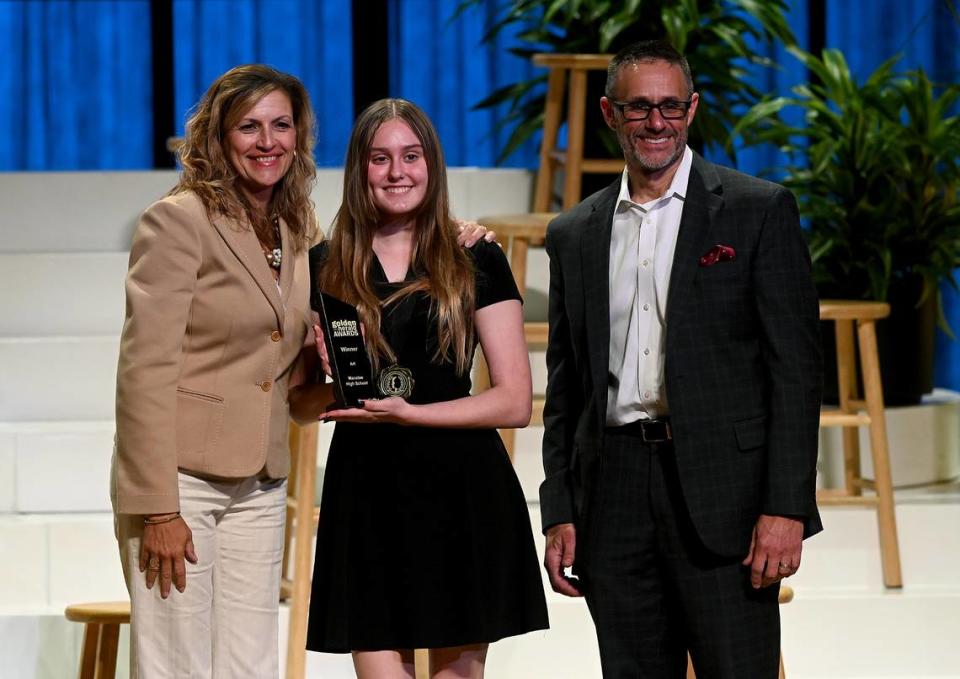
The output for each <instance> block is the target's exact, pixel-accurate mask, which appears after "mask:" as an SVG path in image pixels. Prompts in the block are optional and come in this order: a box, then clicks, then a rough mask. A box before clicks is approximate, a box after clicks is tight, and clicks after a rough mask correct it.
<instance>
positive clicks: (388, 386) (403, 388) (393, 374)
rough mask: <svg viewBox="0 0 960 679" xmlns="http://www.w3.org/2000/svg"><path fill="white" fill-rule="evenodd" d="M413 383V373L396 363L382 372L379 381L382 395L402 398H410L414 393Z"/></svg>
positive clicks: (378, 384)
mask: <svg viewBox="0 0 960 679" xmlns="http://www.w3.org/2000/svg"><path fill="white" fill-rule="evenodd" d="M413 383H414V381H413V373H412V372H410V369H409V368H404V367H403V366H402V365H397V364H396V363H394V364H393V365H391V366H390V367H388V368H384V369H383V370H381V371H380V379H379V380H377V386H378V387H379V388H380V393H381V394H383V395H384V396H399V397H400V398H409V397H410V394H412V393H413Z"/></svg>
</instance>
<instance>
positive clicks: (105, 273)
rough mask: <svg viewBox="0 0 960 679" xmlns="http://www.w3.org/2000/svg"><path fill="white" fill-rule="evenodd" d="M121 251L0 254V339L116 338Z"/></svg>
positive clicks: (124, 262) (121, 310)
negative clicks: (82, 336) (1, 310)
mask: <svg viewBox="0 0 960 679" xmlns="http://www.w3.org/2000/svg"><path fill="white" fill-rule="evenodd" d="M126 271H127V254H126V253H124V252H97V253H86V252H84V253H54V254H34V253H22V254H0V309H3V313H2V314H0V337H11V338H12V337H38V336H39V337H44V336H64V335H66V336H76V335H107V336H119V335H120V330H121V329H122V327H123V316H124V292H123V281H124V276H125V274H126Z"/></svg>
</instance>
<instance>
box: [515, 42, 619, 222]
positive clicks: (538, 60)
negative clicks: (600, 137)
mask: <svg viewBox="0 0 960 679" xmlns="http://www.w3.org/2000/svg"><path fill="white" fill-rule="evenodd" d="M610 58H611V55H609V54H534V55H533V63H534V64H536V65H537V66H543V67H544V68H548V69H550V74H549V75H548V76H547V101H546V106H545V109H544V121H543V142H542V143H541V145H540V171H539V172H538V173H537V186H536V190H535V192H534V198H533V210H534V212H546V211H547V210H549V209H550V198H551V193H552V191H553V177H554V174H555V172H556V168H557V166H558V165H563V166H564V171H565V175H564V179H563V201H562V206H563V209H564V210H569V209H570V208H572V207H573V206H574V205H576V204H577V203H579V202H580V185H581V181H582V178H583V174H584V173H596V174H607V173H609V174H617V173H619V172H622V171H623V159H622V158H584V157H583V133H584V124H585V121H586V104H587V71H606V70H607V66H608V65H609V64H610ZM568 73H569V76H570V93H569V96H568V98H567V150H566V151H559V150H557V133H558V132H559V131H560V121H561V118H562V116H563V94H564V90H565V89H566V86H567V74H568Z"/></svg>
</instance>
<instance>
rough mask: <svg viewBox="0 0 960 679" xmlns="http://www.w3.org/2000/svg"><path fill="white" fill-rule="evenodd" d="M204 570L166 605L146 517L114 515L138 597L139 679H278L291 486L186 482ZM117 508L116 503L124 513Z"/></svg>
mask: <svg viewBox="0 0 960 679" xmlns="http://www.w3.org/2000/svg"><path fill="white" fill-rule="evenodd" d="M179 485H180V513H181V515H182V516H183V519H184V520H185V521H186V522H187V525H188V526H189V527H190V530H192V531H193V544H194V547H195V548H196V553H197V558H198V560H199V561H198V563H197V564H196V565H193V564H191V563H189V562H187V563H186V568H187V587H186V590H185V591H184V592H183V594H181V593H180V592H178V591H177V590H176V588H175V587H171V588H170V596H169V597H167V599H166V600H164V599H161V598H160V582H159V579H158V580H157V582H156V584H155V585H154V586H153V589H151V590H148V589H147V587H146V580H145V573H141V572H140V568H139V561H140V541H141V539H142V537H143V517H142V516H139V515H129V514H114V516H115V526H116V533H117V540H118V542H119V545H120V560H121V562H122V563H123V573H124V577H125V578H126V581H127V590H128V591H129V592H130V605H131V617H130V677H131V679H167V678H169V679H187V678H189V679H237V678H238V677H251V678H253V679H276V677H277V676H278V674H279V658H278V652H277V625H278V621H277V612H278V606H279V596H280V571H281V562H282V558H283V525H284V519H285V516H286V481H285V480H280V481H277V480H263V479H259V478H256V477H251V478H247V479H241V480H237V481H232V480H231V481H213V480H209V479H202V478H199V477H196V476H191V475H189V474H184V473H182V472H181V473H180V474H179ZM114 508H116V503H114Z"/></svg>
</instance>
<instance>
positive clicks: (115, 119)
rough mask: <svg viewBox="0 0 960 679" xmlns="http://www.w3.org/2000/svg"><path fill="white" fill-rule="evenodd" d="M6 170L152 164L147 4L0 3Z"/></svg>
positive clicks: (0, 164) (0, 146) (1, 155)
mask: <svg viewBox="0 0 960 679" xmlns="http://www.w3.org/2000/svg"><path fill="white" fill-rule="evenodd" d="M0 44H3V45H4V47H3V49H2V50H0V53H2V55H3V56H2V57H0V93H2V96H0V127H2V129H3V130H5V131H6V139H4V141H3V143H0V170H97V169H111V170H117V169H139V168H149V167H152V166H153V147H152V128H153V109H152V91H151V71H150V3H149V2H148V0H97V1H92V0H74V1H73V2H69V1H59V0H50V1H48V2H29V1H16V0H13V1H10V0H7V1H6V2H0Z"/></svg>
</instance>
